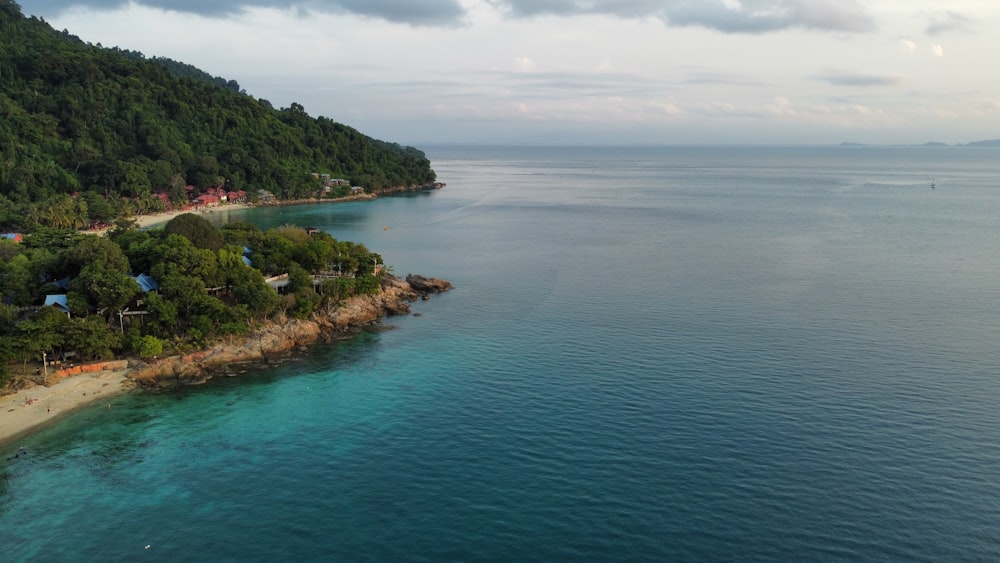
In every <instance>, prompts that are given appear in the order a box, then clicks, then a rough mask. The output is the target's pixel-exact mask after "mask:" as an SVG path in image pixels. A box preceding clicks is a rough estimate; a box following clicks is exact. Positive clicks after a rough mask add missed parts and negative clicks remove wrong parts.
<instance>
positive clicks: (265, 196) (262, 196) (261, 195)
mask: <svg viewBox="0 0 1000 563" xmlns="http://www.w3.org/2000/svg"><path fill="white" fill-rule="evenodd" d="M257 199H259V200H260V202H261V203H274V199H275V198H274V194H272V193H271V192H269V191H267V190H257Z"/></svg>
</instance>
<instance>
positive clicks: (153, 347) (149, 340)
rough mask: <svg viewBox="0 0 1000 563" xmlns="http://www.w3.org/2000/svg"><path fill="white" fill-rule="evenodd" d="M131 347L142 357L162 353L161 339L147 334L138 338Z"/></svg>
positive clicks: (153, 356) (155, 355) (150, 356)
mask: <svg viewBox="0 0 1000 563" xmlns="http://www.w3.org/2000/svg"><path fill="white" fill-rule="evenodd" d="M133 348H134V349H135V351H136V352H138V354H139V356H140V357H142V358H155V357H157V356H159V355H161V354H163V341H162V340H160V339H159V338H157V337H155V336H152V335H148V334H147V335H146V336H143V337H142V338H140V339H139V341H138V342H137V343H136V344H135V345H134V346H133Z"/></svg>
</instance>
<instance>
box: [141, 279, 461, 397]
mask: <svg viewBox="0 0 1000 563" xmlns="http://www.w3.org/2000/svg"><path fill="white" fill-rule="evenodd" d="M411 278H413V280H414V281H415V282H416V286H414V285H413V283H412V282H411ZM418 288H419V289H418ZM451 288H452V285H451V284H450V283H448V282H447V281H444V280H440V279H436V278H425V277H423V276H413V275H410V276H407V278H406V280H402V279H399V278H398V277H396V276H393V275H386V276H384V277H383V279H382V290H381V291H380V292H379V293H378V294H376V295H362V296H356V297H351V298H349V299H346V300H345V301H343V302H342V303H340V304H338V305H337V306H335V307H331V308H330V309H328V310H325V311H319V312H316V313H314V314H313V315H312V317H310V318H309V319H305V320H302V319H280V320H277V321H269V322H267V323H265V324H264V325H263V326H261V327H260V328H258V329H256V330H255V331H253V333H251V334H249V335H247V336H245V337H242V338H240V339H234V340H232V341H230V342H226V343H221V344H216V345H215V346H212V347H211V348H208V349H206V350H201V351H199V352H194V353H192V354H186V355H183V356H171V357H168V358H163V359H160V360H156V361H153V362H149V363H141V364H140V365H136V366H135V367H134V369H133V370H132V372H131V373H130V374H129V377H131V378H132V379H134V380H135V381H136V382H137V383H139V384H140V385H144V386H147V387H153V386H159V385H176V384H197V383H203V382H205V381H207V380H208V379H210V378H211V376H212V373H213V371H214V370H216V369H218V368H220V367H222V366H226V365H229V364H234V363H245V362H262V361H263V362H266V361H268V359H269V358H272V357H274V356H276V355H279V354H282V353H284V352H288V351H291V350H295V349H299V348H302V347H304V346H309V345H311V344H313V343H315V342H316V341H317V340H321V339H324V338H326V339H328V338H332V337H333V336H335V335H336V334H337V333H343V332H345V331H347V330H349V329H352V328H356V327H360V326H364V325H369V324H372V323H376V322H378V321H379V320H380V319H382V318H383V317H384V316H386V315H404V314H407V313H409V312H410V305H409V303H410V302H413V301H416V300H417V299H419V298H420V297H421V296H423V295H426V294H427V293H429V292H432V293H439V292H441V291H447V290H449V289H451Z"/></svg>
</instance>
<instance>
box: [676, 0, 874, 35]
mask: <svg viewBox="0 0 1000 563" xmlns="http://www.w3.org/2000/svg"><path fill="white" fill-rule="evenodd" d="M664 4H667V3H664ZM663 16H664V19H665V20H666V21H667V23H668V24H669V25H673V26H682V27H686V26H697V27H706V28H709V29H714V30H717V31H721V32H724V33H766V32H771V31H781V30H785V29H793V28H802V29H816V30H822V31H836V32H848V33H862V32H868V31H872V30H874V29H875V22H874V20H873V19H872V17H871V16H870V15H869V14H868V13H867V11H866V10H865V8H864V7H863V6H861V5H860V4H859V3H858V2H856V1H854V0H846V1H837V0H742V1H741V2H738V3H736V2H721V1H720V2H711V1H708V2H706V1H699V0H684V1H681V2H670V3H669V5H667V6H665V8H664V10H663Z"/></svg>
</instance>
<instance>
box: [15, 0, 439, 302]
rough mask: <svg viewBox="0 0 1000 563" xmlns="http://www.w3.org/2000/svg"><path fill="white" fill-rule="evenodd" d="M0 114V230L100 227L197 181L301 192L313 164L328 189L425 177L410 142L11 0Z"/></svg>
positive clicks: (375, 187) (290, 195)
mask: <svg viewBox="0 0 1000 563" xmlns="http://www.w3.org/2000/svg"><path fill="white" fill-rule="evenodd" d="M0 116H2V118H0V232H4V231H6V232H26V233H31V232H38V231H40V230H42V229H44V228H52V229H79V228H82V227H85V226H87V225H88V224H93V223H111V222H112V221H114V220H115V219H116V218H121V217H129V216H132V215H134V214H145V213H149V212H155V211H159V210H161V209H162V208H163V206H164V205H165V204H166V202H165V201H164V199H166V200H167V201H170V202H171V203H173V204H174V205H175V206H176V205H183V204H184V203H186V202H187V201H188V197H189V195H194V196H197V195H199V194H200V193H202V192H204V191H205V190H207V189H208V188H223V189H225V190H227V191H238V190H244V191H246V192H247V193H248V195H249V197H250V198H251V199H253V198H254V197H255V194H256V193H257V190H266V191H269V192H271V193H273V194H274V195H275V196H276V197H277V198H278V199H299V198H306V197H312V196H313V195H314V194H315V193H316V191H317V190H318V189H319V187H320V180H319V179H317V178H316V177H315V176H314V174H329V175H330V177H332V178H342V179H345V180H347V184H348V185H346V186H345V185H338V187H337V190H339V191H334V192H332V193H331V194H330V195H331V196H337V195H342V192H344V191H345V190H346V191H349V190H350V188H349V185H358V186H362V187H364V188H365V190H366V192H368V193H376V194H377V193H379V191H381V190H384V189H387V188H393V187H399V186H415V185H425V184H429V183H431V182H433V181H434V180H435V174H434V171H433V170H432V169H431V167H430V162H429V161H428V160H427V158H426V157H425V155H424V153H423V152H421V151H419V150H417V149H414V148H412V147H401V146H399V145H397V144H393V143H387V142H383V141H378V140H375V139H372V138H369V137H367V136H365V135H363V134H361V133H359V132H358V131H356V130H354V129H352V128H350V127H347V126H345V125H342V124H339V123H336V122H334V121H333V120H331V119H328V118H326V117H318V118H313V117H310V116H309V115H308V114H307V113H306V111H305V108H303V107H302V106H301V105H299V104H297V103H292V104H291V107H288V108H282V109H274V108H273V107H272V106H271V104H270V103H269V102H267V101H266V100H260V99H255V98H253V97H251V96H249V95H247V94H246V93H244V92H243V91H242V90H241V89H240V88H239V85H238V84H237V83H236V82H235V81H232V80H229V81H226V80H225V79H221V78H217V77H210V76H209V75H207V74H205V73H204V72H202V71H199V70H198V69H195V68H194V67H191V66H190V65H185V64H183V63H177V62H175V61H171V60H169V59H163V58H157V57H153V58H150V59H147V58H146V57H145V56H143V55H142V53H137V52H134V51H126V50H121V49H117V48H115V49H107V48H103V47H101V46H99V45H97V46H94V45H89V44H86V43H84V42H82V41H80V40H79V39H78V38H77V37H75V36H72V35H70V34H69V33H68V32H66V31H63V32H57V31H55V30H53V29H52V28H51V27H50V26H49V25H48V24H47V23H46V22H45V21H43V20H40V19H37V18H34V17H32V18H26V17H24V15H23V14H22V13H21V10H20V6H19V5H18V4H17V3H16V2H14V1H13V0H0ZM189 185H190V186H193V187H194V190H193V192H191V193H190V194H189V193H188V191H187V190H185V187H186V186H189ZM156 194H165V195H163V197H158V196H157V195H156ZM119 289H121V288H119ZM106 298H108V299H111V296H107V297H106Z"/></svg>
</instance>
